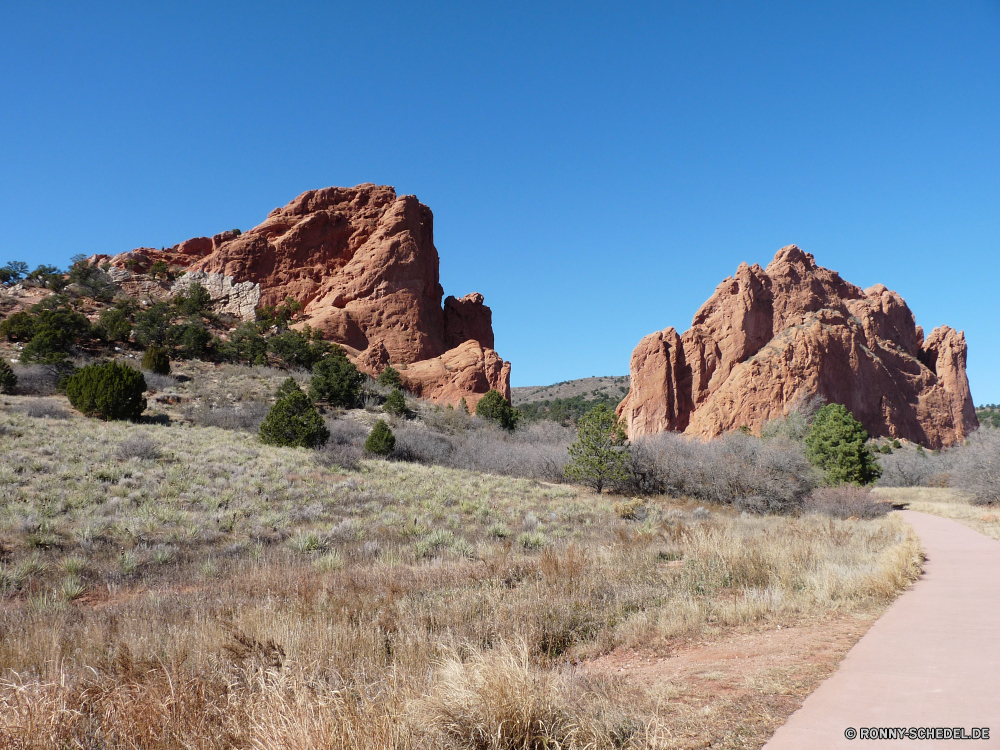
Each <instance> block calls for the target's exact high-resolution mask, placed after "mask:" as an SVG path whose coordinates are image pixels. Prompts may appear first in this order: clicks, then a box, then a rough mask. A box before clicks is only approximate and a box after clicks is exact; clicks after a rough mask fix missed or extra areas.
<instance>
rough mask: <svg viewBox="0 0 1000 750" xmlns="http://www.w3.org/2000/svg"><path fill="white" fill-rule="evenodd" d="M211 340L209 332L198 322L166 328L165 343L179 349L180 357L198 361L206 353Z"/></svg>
mask: <svg viewBox="0 0 1000 750" xmlns="http://www.w3.org/2000/svg"><path fill="white" fill-rule="evenodd" d="M211 340H212V334H211V333H210V332H209V330H208V329H207V328H205V326H204V325H202V323H201V321H200V320H193V321H189V322H187V323H181V324H180V325H175V326H170V327H169V328H167V343H168V344H170V345H171V346H177V347H180V354H181V356H182V357H186V358H188V359H200V358H202V357H204V356H205V354H206V352H208V344H209V342H210V341H211Z"/></svg>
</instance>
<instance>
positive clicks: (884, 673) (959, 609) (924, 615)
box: [764, 511, 1000, 750]
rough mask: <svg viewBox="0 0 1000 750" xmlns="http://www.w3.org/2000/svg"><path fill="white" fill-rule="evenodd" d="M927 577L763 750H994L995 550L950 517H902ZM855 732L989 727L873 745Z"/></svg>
mask: <svg viewBox="0 0 1000 750" xmlns="http://www.w3.org/2000/svg"><path fill="white" fill-rule="evenodd" d="M903 517H904V518H905V519H906V521H907V522H908V523H910V524H911V525H912V526H913V528H914V530H915V531H916V532H917V535H918V536H919V537H920V541H921V543H922V545H923V548H924V551H925V552H926V554H927V562H926V564H925V566H924V574H923V575H922V576H921V577H920V580H919V581H917V582H916V583H915V584H914V585H913V586H912V587H910V588H909V589H908V590H906V591H905V592H904V593H903V594H902V595H901V596H900V597H899V598H898V599H897V600H896V602H895V603H894V604H893V605H892V606H891V607H890V608H889V610H888V611H887V612H886V613H885V614H884V615H883V616H882V617H881V618H880V619H879V620H878V621H877V622H876V623H875V624H874V625H873V626H872V628H871V630H869V631H868V632H867V633H866V634H865V635H864V637H863V638H862V639H861V640H860V641H858V643H857V644H856V645H855V646H854V648H853V649H851V650H850V652H849V653H848V654H847V656H846V657H845V658H844V660H843V661H842V662H841V663H840V667H839V669H838V670H837V671H836V672H835V673H834V675H833V676H832V677H830V678H829V679H828V680H827V681H826V682H824V683H823V684H822V685H820V686H819V688H818V689H817V690H816V691H815V692H814V693H813V694H812V695H810V696H809V697H808V698H806V700H805V703H803V704H802V708H800V709H799V710H798V711H796V712H795V713H794V714H792V715H791V717H789V719H788V721H787V722H786V723H785V725H784V726H782V727H781V728H779V729H778V731H777V732H775V734H774V737H772V738H771V741H770V742H768V743H767V744H766V745H765V746H764V748H765V750H826V748H857V747H859V746H862V747H865V746H867V747H878V748H893V747H906V748H955V747H967V748H970V750H973V749H974V750H979V748H1000V543H998V542H996V541H994V540H992V539H990V538H989V537H986V536H983V535H982V534H979V533H978V532H976V531H973V530H972V529H970V528H969V527H967V526H963V525H962V524H960V523H958V522H957V521H950V520H948V519H947V518H940V517H938V516H932V515H928V514H926V513H916V512H913V511H903ZM848 727H852V728H853V729H855V730H858V731H859V732H860V731H861V729H862V727H887V728H888V727H905V728H906V729H909V728H910V727H914V728H922V727H942V728H943V727H952V728H954V727H962V728H964V731H965V733H966V734H968V733H969V732H970V731H971V729H972V728H973V727H989V730H990V732H989V739H988V740H967V741H962V740H948V739H936V740H922V739H916V740H910V739H900V740H888V739H881V740H877V741H869V740H868V739H862V736H860V735H859V736H858V737H857V738H856V739H854V740H849V739H847V737H845V730H846V729H847V728H848Z"/></svg>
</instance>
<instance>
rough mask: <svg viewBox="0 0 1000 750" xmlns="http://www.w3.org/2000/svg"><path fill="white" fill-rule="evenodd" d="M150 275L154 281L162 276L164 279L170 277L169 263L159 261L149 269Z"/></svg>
mask: <svg viewBox="0 0 1000 750" xmlns="http://www.w3.org/2000/svg"><path fill="white" fill-rule="evenodd" d="M149 275H150V276H152V277H153V278H154V279H155V278H156V277H157V276H162V277H163V278H164V279H166V278H167V277H168V275H169V274H168V270H167V262H166V261H165V260H158V261H156V262H155V263H154V264H153V265H151V266H150V267H149Z"/></svg>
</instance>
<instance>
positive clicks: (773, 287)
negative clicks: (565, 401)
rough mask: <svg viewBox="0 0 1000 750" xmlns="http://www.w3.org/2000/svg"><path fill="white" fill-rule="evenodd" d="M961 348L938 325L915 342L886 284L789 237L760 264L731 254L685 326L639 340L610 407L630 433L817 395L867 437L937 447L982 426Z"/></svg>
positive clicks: (710, 433)
mask: <svg viewBox="0 0 1000 750" xmlns="http://www.w3.org/2000/svg"><path fill="white" fill-rule="evenodd" d="M966 351H967V350H966V343H965V336H964V335H963V334H962V333H961V332H956V331H954V330H952V329H951V328H948V327H947V326H942V327H940V328H937V329H935V330H934V331H933V332H932V333H931V335H930V336H929V337H928V338H927V340H926V341H924V336H923V330H922V329H921V328H920V327H919V326H917V325H915V322H914V318H913V313H912V312H910V309H909V308H908V307H907V306H906V303H905V302H904V301H903V299H902V298H901V297H900V296H899V295H898V294H896V293H895V292H892V291H889V290H888V289H886V288H885V287H884V286H882V285H880V284H879V285H876V286H873V287H871V288H870V289H865V290H862V289H860V288H859V287H856V286H854V285H853V284H850V283H848V282H846V281H844V280H843V279H841V278H840V276H839V275H838V274H837V273H836V272H835V271H830V270H828V269H826V268H822V267H820V266H817V265H816V262H815V259H814V258H813V256H812V255H810V254H808V253H804V252H802V251H801V250H800V249H799V248H797V247H796V246H795V245H789V246H788V247H784V248H782V249H781V250H779V251H778V254H777V255H776V256H775V257H774V260H773V261H771V263H770V264H769V265H768V267H767V268H766V269H762V268H761V267H760V266H758V265H753V266H748V265H746V264H745V263H744V264H742V265H740V267H739V269H738V270H737V272H736V276H735V277H733V278H728V279H726V280H725V281H723V282H722V283H721V284H720V285H719V286H718V287H717V288H716V290H715V294H713V295H712V297H711V298H710V299H709V300H708V301H707V302H706V303H705V304H704V305H702V307H701V309H700V310H699V311H698V312H697V313H696V314H695V317H694V321H693V323H692V326H691V328H690V329H689V330H688V331H687V332H686V333H684V335H683V336H679V335H678V334H677V332H676V331H675V330H674V329H673V328H667V329H666V330H664V331H660V332H658V333H653V334H650V335H649V336H646V337H645V338H644V339H643V340H642V341H640V342H639V345H638V346H637V347H636V348H635V351H633V352H632V362H631V390H630V391H629V394H628V396H626V397H625V400H624V401H622V403H621V404H619V406H618V413H619V414H620V415H621V416H623V417H624V418H625V420H626V424H627V428H628V434H629V437H630V438H636V437H639V436H642V435H649V434H653V433H657V432H663V431H665V430H677V431H683V432H686V433H689V434H692V435H699V436H705V437H714V436H716V435H720V434H722V433H724V432H727V431H729V430H733V429H736V428H738V427H741V426H743V425H746V426H748V427H750V428H751V429H753V430H754V431H756V432H759V431H760V428H761V427H762V426H763V424H764V423H765V422H767V421H768V420H770V419H774V418H778V417H781V416H783V415H785V414H787V413H788V410H789V408H790V405H791V404H793V403H794V402H795V401H796V400H797V399H800V398H803V397H808V396H813V395H820V396H822V397H824V398H825V399H826V400H827V401H829V402H835V403H839V404H844V405H845V406H846V407H847V408H848V409H849V410H850V411H851V412H852V413H853V414H854V416H855V418H857V419H858V420H859V421H860V422H861V423H862V424H863V425H864V426H865V428H866V429H867V430H868V432H869V434H871V435H873V436H884V437H899V438H906V439H908V440H912V441H914V442H918V443H921V444H923V445H926V446H929V447H933V448H939V447H942V446H947V445H951V444H953V443H954V442H956V441H959V440H962V439H963V438H964V437H965V436H966V435H967V434H969V432H971V431H972V430H974V429H975V428H976V427H978V426H979V423H978V420H977V419H976V413H975V408H974V406H973V403H972V395H971V393H970V392H969V381H968V378H967V377H966V374H965V362H966Z"/></svg>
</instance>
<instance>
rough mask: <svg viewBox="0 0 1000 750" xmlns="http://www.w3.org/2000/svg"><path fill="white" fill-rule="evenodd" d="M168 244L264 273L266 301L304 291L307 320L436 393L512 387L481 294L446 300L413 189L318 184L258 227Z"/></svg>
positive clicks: (231, 273) (372, 367) (427, 216)
mask: <svg viewBox="0 0 1000 750" xmlns="http://www.w3.org/2000/svg"><path fill="white" fill-rule="evenodd" d="M143 252H144V253H146V254H147V255H148V254H149V253H148V252H147V251H143ZM169 252H170V256H171V261H173V263H174V264H176V265H188V264H190V268H189V270H190V271H206V272H208V273H218V274H222V275H223V276H224V277H231V278H232V280H233V282H234V283H239V282H253V283H256V284H259V285H260V291H261V300H260V301H261V303H262V304H271V305H277V304H280V303H282V302H284V301H285V299H287V298H288V297H291V298H293V299H295V300H297V301H298V302H300V303H301V304H302V306H303V310H302V314H301V316H300V322H301V324H303V325H304V324H309V325H310V326H312V327H313V328H314V329H319V330H320V331H322V332H323V334H324V336H325V337H326V338H327V339H329V340H331V341H336V342H337V343H340V344H343V345H345V347H346V348H347V350H348V352H349V353H350V354H351V356H352V357H354V358H355V360H356V362H357V364H358V366H359V367H360V368H361V369H363V370H365V371H366V372H368V373H369V374H371V375H378V374H379V373H380V372H381V371H382V370H383V369H385V366H386V365H388V364H393V365H394V366H396V367H397V369H400V371H401V373H403V375H404V378H403V380H404V383H406V384H407V385H408V386H409V387H410V388H411V389H412V390H413V391H414V392H415V393H417V394H418V395H423V396H424V397H425V398H429V399H431V400H432V401H435V402H438V403H453V404H457V403H458V402H459V400H461V398H462V397H463V396H464V397H465V398H466V400H467V401H468V402H469V403H470V404H471V403H473V402H474V401H476V400H478V397H479V396H481V395H483V394H484V393H486V391H488V390H489V389H490V388H495V389H496V390H498V391H500V392H501V393H504V394H505V395H506V396H507V398H510V365H509V363H505V362H503V360H502V359H500V357H499V355H498V354H497V353H496V352H495V351H493V345H494V339H493V325H492V313H491V312H490V308H489V307H487V306H486V305H484V304H483V296H482V295H481V294H470V295H467V296H465V297H462V298H461V299H455V298H454V297H449V298H448V299H447V300H445V303H444V306H443V307H442V302H441V300H442V296H443V290H442V289H441V284H440V282H439V277H438V264H439V259H438V253H437V249H436V248H435V247H434V217H433V214H432V213H431V210H430V209H429V208H428V207H427V206H425V205H423V204H422V203H420V202H419V201H418V200H417V199H416V197H415V196H412V195H403V196H397V195H396V191H395V190H393V188H391V187H386V186H377V185H370V184H366V185H359V186H357V187H354V188H335V187H334V188H326V189H324V190H310V191H309V192H306V193H303V194H302V195H300V196H299V197H298V198H296V199H295V200H293V201H292V202H291V203H289V204H288V205H287V206H285V207H283V208H276V209H274V210H273V211H272V212H271V213H270V214H269V215H268V217H267V219H266V220H265V221H264V223H263V224H261V225H260V226H257V227H255V228H253V229H251V230H249V231H248V232H245V233H243V234H241V235H237V234H236V233H235V232H224V233H222V234H218V235H215V236H214V237H213V238H212V239H211V240H210V241H209V240H208V239H207V238H204V237H202V238H197V239H195V240H188V241H187V242H185V243H181V245H178V246H176V247H174V248H171V250H170V251H169ZM168 262H170V261H168ZM403 365H405V366H406V369H405V370H403V369H402V367H401V366H403Z"/></svg>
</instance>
